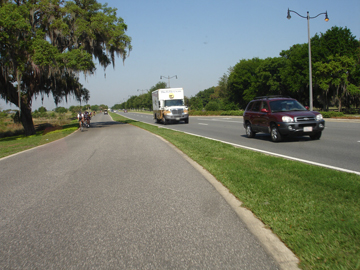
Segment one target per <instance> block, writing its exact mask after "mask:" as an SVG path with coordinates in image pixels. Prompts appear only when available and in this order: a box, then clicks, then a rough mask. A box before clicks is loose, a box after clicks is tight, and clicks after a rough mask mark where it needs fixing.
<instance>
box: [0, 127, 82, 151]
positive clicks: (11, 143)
mask: <svg viewBox="0 0 360 270" xmlns="http://www.w3.org/2000/svg"><path fill="white" fill-rule="evenodd" d="M78 128H79V123H78V122H77V121H74V123H72V124H67V125H64V126H62V127H56V128H47V129H45V130H43V131H38V132H37V133H36V134H35V135H32V136H28V137H26V136H24V135H18V136H11V137H5V138H0V158H2V157H5V156H9V155H12V154H15V153H17V152H20V151H24V150H27V149H30V148H33V147H36V146H39V145H42V144H46V143H49V142H52V141H55V140H58V139H61V138H63V137H65V136H67V135H69V134H70V133H73V132H74V131H75V130H77V129H78Z"/></svg>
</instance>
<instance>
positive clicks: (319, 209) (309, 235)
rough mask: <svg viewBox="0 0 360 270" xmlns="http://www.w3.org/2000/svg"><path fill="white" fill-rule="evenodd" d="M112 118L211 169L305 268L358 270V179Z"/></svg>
mask: <svg viewBox="0 0 360 270" xmlns="http://www.w3.org/2000/svg"><path fill="white" fill-rule="evenodd" d="M111 116H112V117H113V119H114V120H115V121H119V122H125V123H130V124H132V125H135V126H138V127H140V128H143V129H146V130H148V131H150V132H152V133H154V134H157V135H160V136H162V137H163V138H165V139H166V140H168V141H169V142H171V143H172V144H174V145H175V146H176V147H177V148H179V149H180V150H181V151H183V152H184V153H185V154H186V155H188V156H189V157H190V158H191V159H193V160H194V161H196V162H197V163H199V164H200V165H201V166H203V167H204V168H205V169H207V170H208V171H209V172H210V173H211V174H212V175H213V176H214V177H216V179H218V181H220V182H221V183H223V184H224V185H225V186H226V187H227V188H228V189H229V190H230V192H231V193H233V194H234V195H235V196H236V197H237V198H238V199H239V200H241V201H242V202H243V206H244V207H246V208H248V209H250V210H251V211H252V212H253V213H254V214H255V215H256V216H257V217H258V218H259V219H260V220H262V221H263V222H264V224H265V225H266V226H267V227H268V228H270V229H271V230H272V231H273V232H274V233H275V234H277V235H278V236H279V237H280V239H281V240H282V241H283V242H284V243H285V244H286V245H287V246H288V247H289V248H290V249H291V250H292V251H293V252H294V253H295V254H296V255H297V256H298V257H299V259H300V261H301V263H300V267H301V268H302V269H360V176H358V175H355V174H350V173H344V172H339V171H335V170H331V169H327V168H323V167H317V166H313V165H309V164H304V163H301V162H297V161H292V160H287V159H283V158H278V157H273V156H268V155H265V154H262V153H258V152H253V151H250V150H246V149H242V148H235V147H233V146H231V145H227V144H224V143H220V142H216V141H212V140H209V139H204V138H200V137H196V136H191V135H187V134H184V133H182V132H177V131H173V130H168V129H165V128H158V127H157V126H153V125H149V124H145V123H141V122H137V121H133V120H129V119H127V118H124V117H122V116H119V115H117V114H112V113H111Z"/></svg>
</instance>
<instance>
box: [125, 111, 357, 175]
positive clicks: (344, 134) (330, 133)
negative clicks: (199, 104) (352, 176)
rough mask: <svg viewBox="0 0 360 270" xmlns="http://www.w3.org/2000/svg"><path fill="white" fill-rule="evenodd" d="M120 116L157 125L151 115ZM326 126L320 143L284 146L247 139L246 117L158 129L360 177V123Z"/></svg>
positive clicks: (264, 138) (297, 141)
mask: <svg viewBox="0 0 360 270" xmlns="http://www.w3.org/2000/svg"><path fill="white" fill-rule="evenodd" d="M118 113H119V114H121V115H124V116H125V117H129V118H131V119H134V120H138V121H142V122H146V123H151V124H155V123H154V120H153V116H152V115H151V114H141V113H131V112H130V113H123V112H118ZM325 122H326V123H325V126H326V127H325V130H324V131H323V135H322V137H321V139H320V140H315V141H313V140H310V138H309V137H308V136H302V137H296V138H287V139H286V140H285V141H284V142H280V143H273V142H272V141H271V138H270V135H268V134H260V133H258V134H256V137H255V138H254V139H249V138H247V137H246V135H245V129H244V127H243V119H242V117H230V116H229V117H211V116H209V117H207V116H205V117H201V116H193V117H190V120H189V124H184V123H182V122H180V123H179V124H170V125H166V126H164V125H163V124H155V125H158V126H162V127H166V128H171V129H175V130H179V131H183V132H188V133H190V134H196V135H199V136H204V137H208V138H212V139H216V140H220V141H224V142H227V143H231V144H235V145H238V146H242V147H246V148H251V149H256V150H260V151H266V152H267V153H271V154H276V155H283V156H286V157H289V158H293V159H300V160H302V161H305V162H309V163H318V164H319V165H322V166H328V167H332V168H336V169H341V170H344V171H350V172H355V173H357V174H360V120H350V121H347V120H332V119H325Z"/></svg>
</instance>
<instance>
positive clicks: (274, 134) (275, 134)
mask: <svg viewBox="0 0 360 270" xmlns="http://www.w3.org/2000/svg"><path fill="white" fill-rule="evenodd" d="M270 134H271V140H272V141H273V142H281V141H282V136H281V134H280V132H279V129H278V128H277V126H275V125H272V126H271V132H270Z"/></svg>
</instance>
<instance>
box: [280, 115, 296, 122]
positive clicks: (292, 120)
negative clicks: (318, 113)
mask: <svg viewBox="0 0 360 270" xmlns="http://www.w3.org/2000/svg"><path fill="white" fill-rule="evenodd" d="M282 121H283V122H284V123H292V122H294V119H293V118H291V117H290V116H283V117H282Z"/></svg>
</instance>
